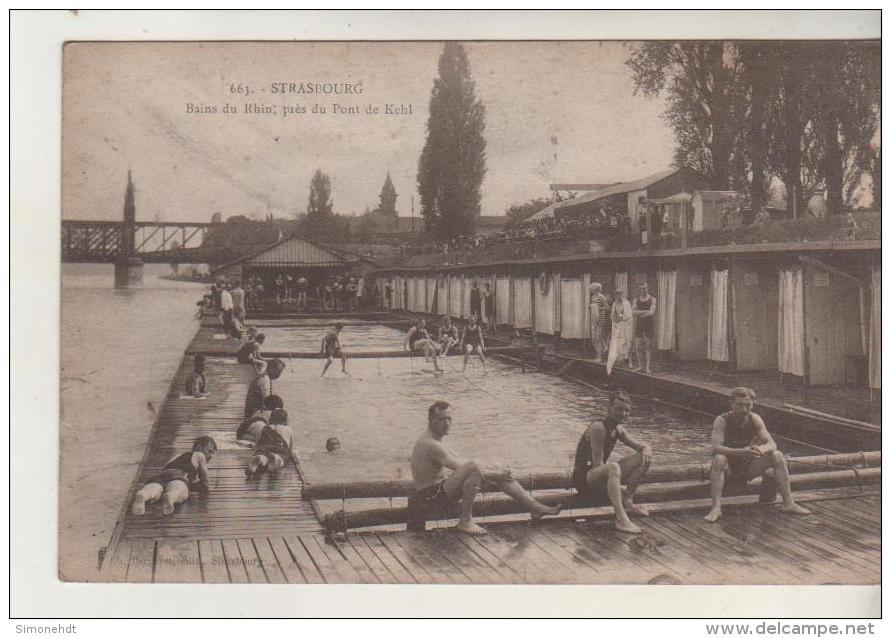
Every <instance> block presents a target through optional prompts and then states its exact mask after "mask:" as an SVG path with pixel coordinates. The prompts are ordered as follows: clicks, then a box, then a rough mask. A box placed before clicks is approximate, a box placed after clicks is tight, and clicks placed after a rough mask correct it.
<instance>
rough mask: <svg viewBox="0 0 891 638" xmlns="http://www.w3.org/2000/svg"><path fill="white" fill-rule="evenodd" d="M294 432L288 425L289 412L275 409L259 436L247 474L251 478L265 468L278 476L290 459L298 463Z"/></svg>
mask: <svg viewBox="0 0 891 638" xmlns="http://www.w3.org/2000/svg"><path fill="white" fill-rule="evenodd" d="M293 445H294V432H293V431H292V430H291V427H290V426H289V425H288V413H287V412H285V411H284V410H282V409H277V410H273V411H272V414H270V415H269V423H268V424H267V425H265V426H264V427H263V430H262V431H261V432H260V436H259V437H258V438H257V447H256V450H255V452H254V456H253V458H251V460H250V462H249V463H248V465H247V467H246V468H245V470H244V473H245V476H247V477H248V478H249V479H250V478H254V477H255V476H258V475H259V474H261V473H262V472H263V471H264V470H265V471H266V472H268V473H269V475H270V476H273V477H274V476H277V475H278V473H279V471H280V470H281V469H282V468H283V467H284V466H285V463H286V462H287V461H289V460H293V461H294V463H295V464H296V463H297V455H296V452H295V451H294V449H293Z"/></svg>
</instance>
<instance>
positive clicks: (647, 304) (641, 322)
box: [634, 296, 653, 337]
mask: <svg viewBox="0 0 891 638" xmlns="http://www.w3.org/2000/svg"><path fill="white" fill-rule="evenodd" d="M652 307H653V297H652V296H650V297H648V298H647V300H646V301H643V300H641V299H640V298H637V299H635V300H634V309H635V310H649V309H650V308H652ZM636 319H637V322H636V323H635V324H634V336H635V337H652V336H653V317H651V316H650V317H637V318H636Z"/></svg>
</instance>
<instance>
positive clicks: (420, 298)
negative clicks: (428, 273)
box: [415, 277, 427, 312]
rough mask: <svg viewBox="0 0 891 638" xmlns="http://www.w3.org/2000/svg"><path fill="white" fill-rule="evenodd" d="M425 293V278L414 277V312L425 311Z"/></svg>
mask: <svg viewBox="0 0 891 638" xmlns="http://www.w3.org/2000/svg"><path fill="white" fill-rule="evenodd" d="M426 293H427V278H426V277H418V278H417V279H415V312H426V311H427V301H426V299H425V295H426Z"/></svg>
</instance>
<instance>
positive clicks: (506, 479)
mask: <svg viewBox="0 0 891 638" xmlns="http://www.w3.org/2000/svg"><path fill="white" fill-rule="evenodd" d="M451 425H452V415H451V411H450V406H449V404H448V403H446V402H445V401H436V402H435V403H433V404H432V405H431V406H430V408H429V409H428V411H427V429H426V430H425V431H424V433H423V434H422V435H421V437H420V438H419V439H418V440H417V442H416V443H415V447H414V449H413V450H412V453H411V475H412V480H413V481H414V488H415V490H416V494H417V496H418V498H421V499H423V500H425V501H427V502H428V503H431V504H434V505H440V506H447V505H450V504H457V505H458V511H459V517H458V524H457V525H456V526H455V529H457V530H459V531H461V532H464V533H465V534H470V535H473V536H479V535H483V534H485V533H486V530H485V529H483V528H482V527H480V526H479V525H477V524H476V523H475V522H474V521H473V502H474V499H476V495H477V493H478V492H479V491H480V488H481V487H482V484H483V482H487V483H491V484H494V485H495V486H497V487H498V489H500V490H501V491H502V492H504V493H505V494H507V495H508V496H510V497H511V498H513V499H514V500H515V501H517V502H518V503H521V504H522V505H524V506H526V508H527V509H528V510H529V511H530V513H531V514H532V518H533V520H538V519H540V518H541V517H542V516H554V515H556V514H559V513H560V511H561V508H560V506H559V505H558V506H555V507H548V506H547V505H544V504H543V503H539V502H538V501H537V500H535V499H534V498H533V497H532V495H530V494H529V492H527V491H526V490H525V489H523V487H522V486H521V485H520V484H519V483H517V482H516V481H515V480H513V479H512V478H511V473H510V469H503V470H492V469H487V468H484V467H483V466H482V464H481V463H480V462H479V461H463V460H461V459H460V458H458V457H457V456H456V455H455V454H454V453H453V452H452V451H451V450H449V449H448V448H447V447H446V446H445V445H444V444H443V442H442V440H443V438H444V437H445V436H446V435H447V434H448V433H449V428H450V427H451ZM447 470H452V471H451V473H449V472H447Z"/></svg>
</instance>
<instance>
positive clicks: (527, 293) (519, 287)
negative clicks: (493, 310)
mask: <svg viewBox="0 0 891 638" xmlns="http://www.w3.org/2000/svg"><path fill="white" fill-rule="evenodd" d="M535 285H536V286H537V285H538V284H535ZM514 327H515V328H531V327H532V280H531V279H529V278H527V277H521V278H517V279H514Z"/></svg>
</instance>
